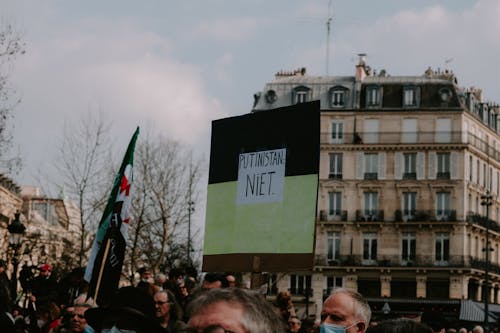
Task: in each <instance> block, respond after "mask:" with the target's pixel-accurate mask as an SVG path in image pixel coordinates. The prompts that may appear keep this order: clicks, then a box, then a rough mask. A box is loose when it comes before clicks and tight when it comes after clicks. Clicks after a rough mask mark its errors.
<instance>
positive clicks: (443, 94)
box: [439, 88, 452, 103]
mask: <svg viewBox="0 0 500 333" xmlns="http://www.w3.org/2000/svg"><path fill="white" fill-rule="evenodd" d="M451 95H452V94H451V90H450V89H449V88H441V89H439V98H440V99H441V102H443V103H447V102H449V101H450V99H451Z"/></svg>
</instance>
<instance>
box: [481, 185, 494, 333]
mask: <svg viewBox="0 0 500 333" xmlns="http://www.w3.org/2000/svg"><path fill="white" fill-rule="evenodd" d="M492 199H493V196H492V195H491V194H490V191H487V192H486V195H482V196H481V206H486V244H485V246H484V251H485V256H484V258H485V261H486V264H485V265H484V275H485V276H484V286H483V289H484V329H485V331H486V332H488V327H489V309H488V304H489V297H490V292H489V291H490V290H489V286H488V285H489V270H490V236H489V234H490V206H491V205H492V204H493V201H492Z"/></svg>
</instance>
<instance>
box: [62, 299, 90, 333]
mask: <svg viewBox="0 0 500 333" xmlns="http://www.w3.org/2000/svg"><path fill="white" fill-rule="evenodd" d="M91 307H92V305H91V304H87V303H77V304H75V305H74V306H72V307H71V311H70V312H68V314H67V315H68V316H69V318H70V327H71V332H72V333H82V332H84V331H85V327H86V326H87V320H86V319H85V311H87V309H90V308H91Z"/></svg>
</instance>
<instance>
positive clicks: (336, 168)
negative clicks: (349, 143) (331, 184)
mask: <svg viewBox="0 0 500 333" xmlns="http://www.w3.org/2000/svg"><path fill="white" fill-rule="evenodd" d="M328 178H330V179H342V153H333V154H330V173H329V174H328Z"/></svg>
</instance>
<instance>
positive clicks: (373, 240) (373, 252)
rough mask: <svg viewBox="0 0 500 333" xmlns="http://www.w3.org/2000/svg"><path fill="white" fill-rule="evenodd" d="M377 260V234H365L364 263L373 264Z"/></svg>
mask: <svg viewBox="0 0 500 333" xmlns="http://www.w3.org/2000/svg"><path fill="white" fill-rule="evenodd" d="M376 260H377V234H375V233H365V234H363V263H365V264H373V263H374V262H375V261H376Z"/></svg>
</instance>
